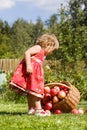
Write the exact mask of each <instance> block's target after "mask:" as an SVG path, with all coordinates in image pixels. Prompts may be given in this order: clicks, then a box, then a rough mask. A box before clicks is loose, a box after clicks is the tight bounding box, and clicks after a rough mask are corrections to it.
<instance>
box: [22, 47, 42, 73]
mask: <svg viewBox="0 0 87 130" xmlns="http://www.w3.org/2000/svg"><path fill="white" fill-rule="evenodd" d="M40 50H41V47H40V46H39V45H35V46H33V47H31V48H29V49H28V50H27V51H25V62H26V71H27V73H32V72H33V70H32V65H31V60H30V57H31V56H33V55H35V54H36V53H38V52H40Z"/></svg>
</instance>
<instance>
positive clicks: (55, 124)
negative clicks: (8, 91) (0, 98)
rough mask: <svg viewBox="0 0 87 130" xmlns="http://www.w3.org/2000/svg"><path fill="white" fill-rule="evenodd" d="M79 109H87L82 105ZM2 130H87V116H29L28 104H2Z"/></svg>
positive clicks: (0, 122) (0, 121)
mask: <svg viewBox="0 0 87 130" xmlns="http://www.w3.org/2000/svg"><path fill="white" fill-rule="evenodd" d="M78 107H83V108H84V109H86V108H87V104H86V102H85V103H80V104H79V105H78ZM0 130H87V114H81V115H73V114H71V113H68V114H61V115H51V116H50V117H37V116H30V115H28V114H27V104H14V103H8V104H5V103H4V104H3V103H2V104H0Z"/></svg>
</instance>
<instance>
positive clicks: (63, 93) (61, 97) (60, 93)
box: [58, 90, 66, 99]
mask: <svg viewBox="0 0 87 130" xmlns="http://www.w3.org/2000/svg"><path fill="white" fill-rule="evenodd" d="M65 96H66V93H65V92H64V91H63V90H61V91H59V93H58V97H59V98H60V99H63V98H65Z"/></svg>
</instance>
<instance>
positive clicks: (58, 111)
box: [54, 109, 62, 114]
mask: <svg viewBox="0 0 87 130" xmlns="http://www.w3.org/2000/svg"><path fill="white" fill-rule="evenodd" d="M54 114H62V111H61V110H59V109H57V110H55V111H54Z"/></svg>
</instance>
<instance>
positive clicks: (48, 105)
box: [46, 102, 52, 110]
mask: <svg viewBox="0 0 87 130" xmlns="http://www.w3.org/2000/svg"><path fill="white" fill-rule="evenodd" d="M51 109H52V103H51V102H47V103H46V110H51Z"/></svg>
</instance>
